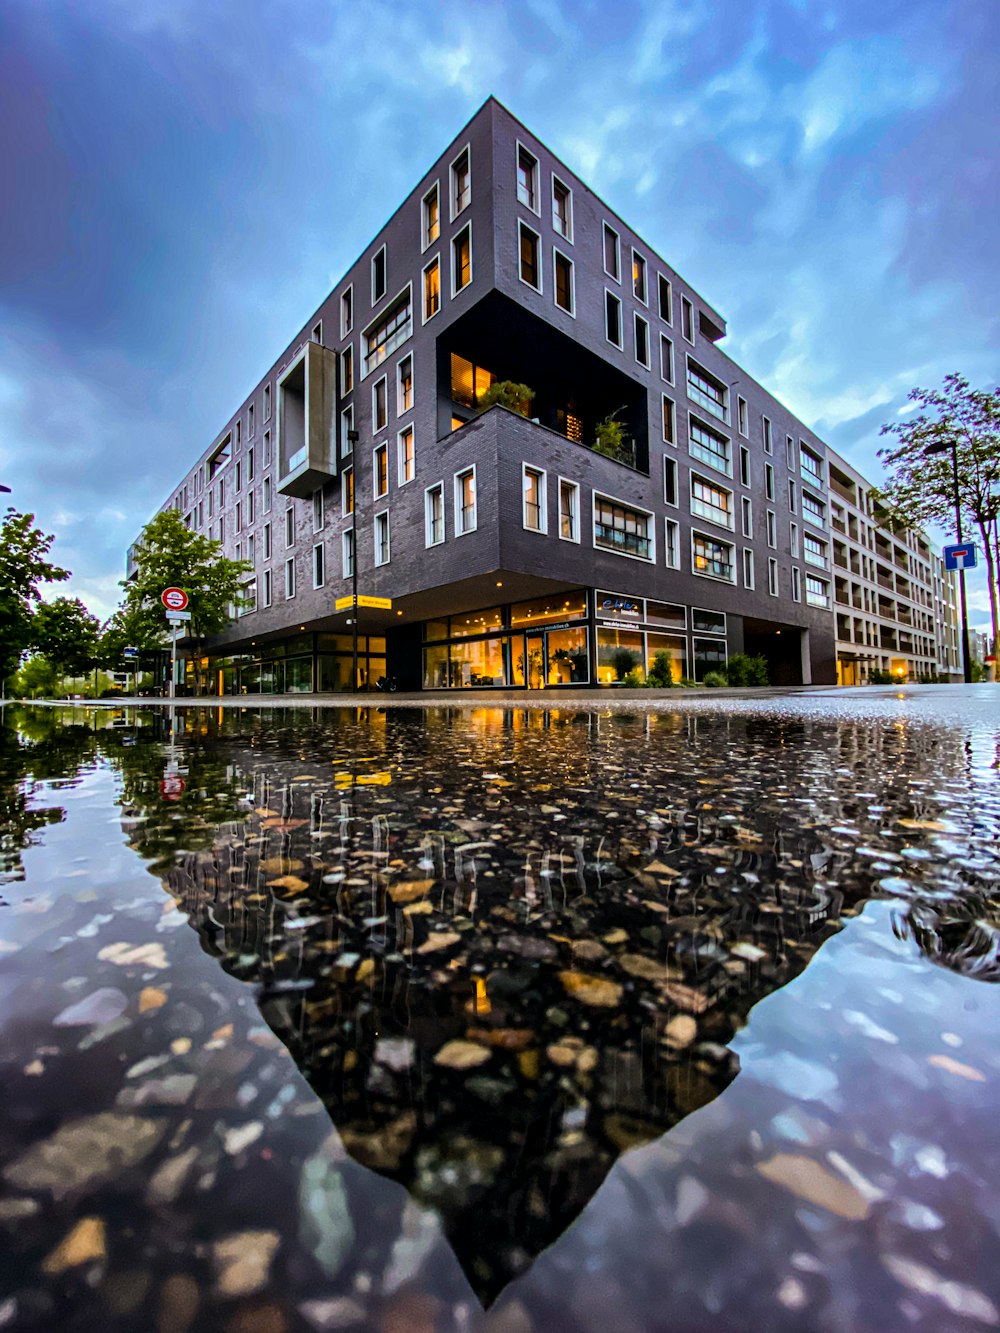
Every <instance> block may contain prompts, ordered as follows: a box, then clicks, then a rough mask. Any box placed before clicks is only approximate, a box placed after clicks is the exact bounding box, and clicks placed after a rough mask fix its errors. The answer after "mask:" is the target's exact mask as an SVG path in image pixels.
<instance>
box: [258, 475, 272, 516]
mask: <svg viewBox="0 0 1000 1333" xmlns="http://www.w3.org/2000/svg"><path fill="white" fill-rule="evenodd" d="M260 498H261V504H262V506H263V510H264V513H265V514H269V513H270V512H271V478H270V477H265V478H264V482H263V485H262V486H261V492H260Z"/></svg>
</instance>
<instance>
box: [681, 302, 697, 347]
mask: <svg viewBox="0 0 1000 1333" xmlns="http://www.w3.org/2000/svg"><path fill="white" fill-rule="evenodd" d="M681 333H682V334H683V335H684V337H685V338H686V339H687V341H688V342H689V343H691V345H692V346H694V307H693V306H692V305H691V302H690V301H689V300H688V299H687V297H686V296H682V297H681Z"/></svg>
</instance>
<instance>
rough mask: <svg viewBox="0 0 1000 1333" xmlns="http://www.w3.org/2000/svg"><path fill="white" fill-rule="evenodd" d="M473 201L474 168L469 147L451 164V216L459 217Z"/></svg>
mask: <svg viewBox="0 0 1000 1333" xmlns="http://www.w3.org/2000/svg"><path fill="white" fill-rule="evenodd" d="M471 202H472V168H471V165H470V159H469V150H468V148H465V149H463V151H462V152H461V153H459V155H458V157H456V158H455V160H454V162H453V163H452V164H451V216H452V217H453V218H456V217H458V215H459V213H461V212H462V210H463V209H464V208H468V206H469V204H470V203H471Z"/></svg>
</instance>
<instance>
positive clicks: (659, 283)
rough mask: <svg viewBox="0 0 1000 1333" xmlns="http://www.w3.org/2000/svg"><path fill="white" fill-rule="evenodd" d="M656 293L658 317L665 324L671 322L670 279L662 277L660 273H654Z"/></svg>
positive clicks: (671, 297) (672, 317)
mask: <svg viewBox="0 0 1000 1333" xmlns="http://www.w3.org/2000/svg"><path fill="white" fill-rule="evenodd" d="M656 295H657V309H658V311H659V316H660V318H661V319H662V320H663V322H664V323H665V324H672V323H673V322H674V301H673V291H672V290H671V287H670V279H669V278H667V277H664V275H663V274H662V273H658V274H657V275H656Z"/></svg>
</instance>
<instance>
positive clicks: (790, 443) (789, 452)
mask: <svg viewBox="0 0 1000 1333" xmlns="http://www.w3.org/2000/svg"><path fill="white" fill-rule="evenodd" d="M785 467H787V468H788V470H789V472H794V471H795V441H794V440H793V439H792V437H791V436H790V435H786V436H785Z"/></svg>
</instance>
